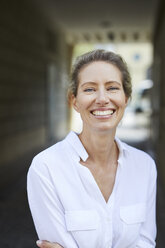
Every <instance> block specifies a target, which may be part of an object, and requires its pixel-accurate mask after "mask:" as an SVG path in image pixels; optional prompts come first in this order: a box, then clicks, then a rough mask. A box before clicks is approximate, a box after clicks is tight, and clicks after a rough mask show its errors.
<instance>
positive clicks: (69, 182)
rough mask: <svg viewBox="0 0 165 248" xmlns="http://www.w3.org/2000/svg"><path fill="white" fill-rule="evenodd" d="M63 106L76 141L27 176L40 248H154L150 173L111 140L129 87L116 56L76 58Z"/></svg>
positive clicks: (100, 53) (148, 162)
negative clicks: (78, 126) (78, 121)
mask: <svg viewBox="0 0 165 248" xmlns="http://www.w3.org/2000/svg"><path fill="white" fill-rule="evenodd" d="M68 96H69V99H70V100H71V101H72V104H73V107H74V108H75V110H76V111H77V112H79V113H80V115H81V118H82V122H83V128H82V132H81V133H75V132H72V131H71V132H70V133H69V134H68V135H67V137H66V138H65V139H64V140H63V141H61V142H58V143H57V144H55V145H53V146H52V147H50V148H48V149H46V150H45V151H43V152H41V153H40V154H38V155H37V156H36V157H35V158H34V159H33V162H32V165H31V167H30V169H29V172H28V199H29V204H30V209H31V212H32V216H33V220H34V224H35V227H36V230H37V233H38V236H39V239H40V240H47V241H49V242H53V243H49V242H38V246H39V247H42V248H56V247H65V248H78V247H79V248H100V247H104V248H127V247H129V248H136V247H140V248H154V247H155V236H156V223H155V202H156V166H155V163H154V161H153V160H152V158H150V157H149V155H147V154H146V153H144V152H142V151H140V150H137V149H135V148H133V147H131V146H128V145H127V144H125V143H123V142H121V141H120V140H119V139H118V138H117V137H116V128H117V126H118V123H119V122H120V120H121V118H122V116H123V114H124V110H125V107H126V105H127V102H128V99H129V98H130V96H131V80H130V76H129V72H128V70H127V66H126V64H125V62H124V61H123V60H122V58H121V57H120V56H119V55H116V54H114V53H112V52H108V51H104V50H95V51H92V52H89V53H87V54H84V55H82V56H80V57H79V58H78V59H77V61H76V63H75V66H74V67H73V72H72V82H71V84H70V87H69V95H68Z"/></svg>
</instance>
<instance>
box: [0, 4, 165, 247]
mask: <svg viewBox="0 0 165 248" xmlns="http://www.w3.org/2000/svg"><path fill="white" fill-rule="evenodd" d="M164 44H165V2H164V1H163V0H145V1H143V0H138V1H137V0H134V1H131V0H125V1H123V0H115V1H114V0H95V1H94V0H91V1H86V0H84V1H78V0H70V1H67V0H63V1H59V0H16V1H9V0H5V1H4V0H1V2H0V147H1V149H0V151H1V153H0V247H2V248H34V247H36V245H35V241H36V240H37V236H36V233H35V230H34V226H33V222H32V219H31V215H30V212H29V208H28V203H27V196H26V174H27V170H28V168H29V166H30V163H31V160H32V158H33V157H34V155H35V154H36V153H38V152H39V151H41V150H43V149H45V148H46V147H48V146H50V145H52V144H54V143H55V142H57V141H59V140H60V139H62V138H64V137H65V135H66V134H67V133H68V132H69V130H71V129H72V130H75V131H78V132H79V131H80V130H81V119H80V116H79V115H78V114H77V113H75V111H74V110H73V109H72V107H71V106H69V105H68V103H67V98H66V95H67V85H68V82H69V76H68V75H69V72H70V68H71V65H72V63H73V61H74V59H75V57H76V56H78V55H80V54H82V53H84V52H87V51H90V50H92V49H95V48H103V49H107V50H110V51H114V52H117V53H119V54H121V55H122V56H123V58H124V59H125V60H126V62H127V64H128V67H129V70H130V73H131V75H132V82H133V97H132V100H131V101H130V102H129V105H128V107H127V109H126V112H125V116H124V118H123V120H122V122H121V123H120V125H119V128H118V130H117V136H118V137H119V138H121V139H122V140H124V141H125V142H127V143H128V144H131V145H133V146H135V147H138V148H140V149H142V150H144V151H146V152H148V153H149V154H150V155H151V156H152V157H153V158H154V159H155V160H156V163H157V168H158V197H157V225H158V236H157V248H164V244H165V164H164V163H165V162H164V149H165V46H164Z"/></svg>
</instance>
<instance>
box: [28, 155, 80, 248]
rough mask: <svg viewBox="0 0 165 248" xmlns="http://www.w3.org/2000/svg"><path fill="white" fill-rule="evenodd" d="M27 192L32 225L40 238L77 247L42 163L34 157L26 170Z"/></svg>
mask: <svg viewBox="0 0 165 248" xmlns="http://www.w3.org/2000/svg"><path fill="white" fill-rule="evenodd" d="M27 192H28V201H29V206H30V210H31V213H32V217H33V221H34V225H35V228H36V231H37V234H38V236H39V239H40V240H47V241H50V242H57V243H59V244H60V245H62V246H63V247H64V248H66V247H67V248H78V246H77V244H76V241H75V240H74V238H73V236H72V235H71V233H70V232H68V231H67V229H66V225H65V215H64V209H63V206H62V204H61V202H60V199H59V197H58V195H57V192H56V189H55V187H54V185H53V183H52V182H51V177H50V175H49V171H48V169H47V167H46V166H44V163H43V162H41V161H40V160H39V159H36V158H34V160H33V162H32V165H31V167H30V169H29V171H28V177H27Z"/></svg>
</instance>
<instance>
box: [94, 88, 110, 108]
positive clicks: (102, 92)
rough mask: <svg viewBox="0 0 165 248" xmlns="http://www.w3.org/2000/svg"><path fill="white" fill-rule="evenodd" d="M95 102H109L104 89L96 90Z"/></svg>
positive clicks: (101, 103)
mask: <svg viewBox="0 0 165 248" xmlns="http://www.w3.org/2000/svg"><path fill="white" fill-rule="evenodd" d="M96 103H97V104H100V105H105V104H107V103H109V97H108V94H107V92H106V91H105V90H99V91H98V92H97V98H96Z"/></svg>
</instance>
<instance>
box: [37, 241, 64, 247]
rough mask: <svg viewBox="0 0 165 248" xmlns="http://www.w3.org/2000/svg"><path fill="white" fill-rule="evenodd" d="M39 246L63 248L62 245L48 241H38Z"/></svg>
mask: <svg viewBox="0 0 165 248" xmlns="http://www.w3.org/2000/svg"><path fill="white" fill-rule="evenodd" d="M36 244H37V246H38V247H40V248H63V247H62V246H61V245H59V244H57V243H50V242H48V241H41V240H38V241H37V242H36Z"/></svg>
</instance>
